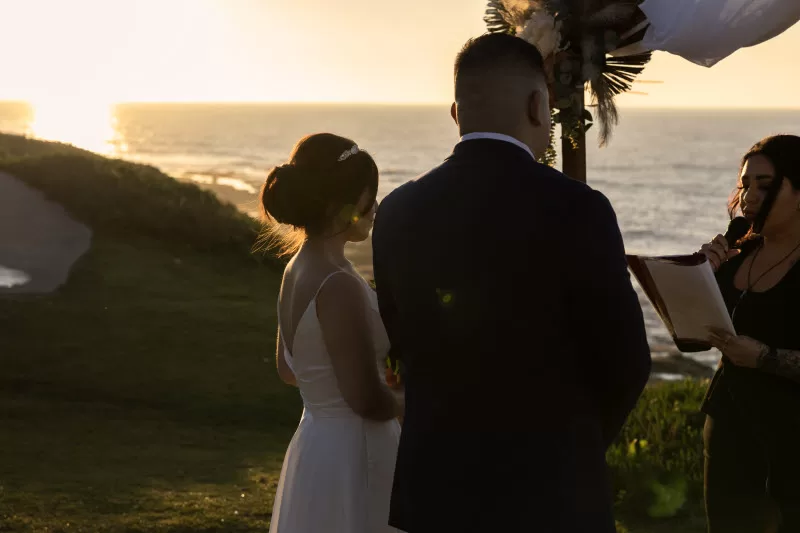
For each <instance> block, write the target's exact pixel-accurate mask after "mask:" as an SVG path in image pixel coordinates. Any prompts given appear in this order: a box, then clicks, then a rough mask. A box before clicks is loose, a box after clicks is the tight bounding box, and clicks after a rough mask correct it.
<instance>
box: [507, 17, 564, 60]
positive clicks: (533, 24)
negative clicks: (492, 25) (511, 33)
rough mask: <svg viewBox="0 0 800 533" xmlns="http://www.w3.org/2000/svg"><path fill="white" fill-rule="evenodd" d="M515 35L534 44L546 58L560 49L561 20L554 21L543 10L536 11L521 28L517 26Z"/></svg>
mask: <svg viewBox="0 0 800 533" xmlns="http://www.w3.org/2000/svg"><path fill="white" fill-rule="evenodd" d="M517 37H519V38H521V39H524V40H526V41H528V42H529V43H531V44H532V45H534V46H535V47H536V48H538V49H539V52H540V53H541V54H542V57H543V58H544V59H547V58H548V57H550V56H551V55H553V54H555V53H556V52H558V51H560V50H559V45H560V44H561V22H556V19H555V18H554V17H553V16H552V15H550V14H549V13H547V12H545V11H536V12H534V13H533V14H532V15H531V18H529V19H528V21H527V22H526V23H525V26H524V27H523V28H517Z"/></svg>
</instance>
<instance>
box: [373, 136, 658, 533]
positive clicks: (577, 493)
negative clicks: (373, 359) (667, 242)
mask: <svg viewBox="0 0 800 533" xmlns="http://www.w3.org/2000/svg"><path fill="white" fill-rule="evenodd" d="M373 251H374V254H373V259H374V265H375V282H376V286H377V291H378V299H379V303H380V309H381V316H382V317H383V320H384V323H385V325H386V328H387V331H388V333H389V338H390V340H391V344H392V353H393V354H394V355H395V356H396V357H398V358H400V359H401V360H402V361H403V363H404V366H405V372H406V374H405V378H406V379H405V384H406V410H405V420H404V423H403V432H402V435H401V438H400V449H399V452H398V458H397V465H396V468H395V478H394V492H393V497H392V508H391V517H392V518H391V523H392V525H394V526H395V527H399V528H400V529H403V530H405V531H411V532H416V531H421V530H423V529H424V530H425V531H456V530H458V531H501V530H508V531H518V530H524V529H526V528H528V529H529V528H530V527H531V526H530V523H531V522H530V520H531V517H535V520H536V521H537V524H539V526H541V529H542V531H545V530H546V531H593V532H605V531H609V532H613V531H614V521H613V520H612V519H611V507H612V501H611V497H610V494H608V486H609V484H608V480H607V477H606V473H605V462H604V456H605V451H606V447H607V446H608V444H609V443H610V442H611V441H613V440H614V438H615V437H616V436H617V433H618V432H619V430H620V427H621V426H622V425H623V423H624V421H625V418H626V416H627V415H628V413H629V411H630V410H631V409H632V408H633V406H634V405H635V403H636V399H637V398H638V396H639V394H640V393H641V391H642V389H643V387H644V385H645V383H646V382H647V378H648V373H649V369H650V353H649V349H648V345H647V338H646V335H645V329H644V322H643V319H642V312H641V308H640V307H639V303H638V299H637V297H636V294H635V292H634V290H633V287H632V286H631V281H630V277H629V274H628V270H627V263H626V260H625V255H624V250H623V243H622V238H621V235H620V231H619V227H618V225H617V221H616V217H615V215H614V211H613V210H612V208H611V205H610V204H609V202H608V200H607V199H606V198H605V197H604V196H603V195H602V194H601V193H599V192H597V191H594V190H592V189H591V188H590V187H588V186H586V185H585V184H583V183H579V182H577V181H574V180H571V179H569V178H567V177H566V176H564V175H563V174H561V173H560V172H558V171H556V170H554V169H551V168H548V167H546V166H544V165H540V164H538V163H536V162H535V161H534V160H533V158H532V157H531V156H530V154H528V153H527V152H526V151H524V150H523V149H521V148H519V147H517V146H514V145H513V144H510V143H507V142H503V141H497V140H488V139H481V140H471V141H466V142H462V143H460V144H459V145H458V146H457V147H456V149H455V151H454V153H453V155H452V156H450V157H449V158H448V159H447V160H446V161H445V162H444V163H443V164H442V165H441V166H439V167H438V168H436V169H434V170H432V171H431V172H429V173H428V174H426V175H425V176H422V177H421V178H419V179H418V180H416V181H413V182H409V183H407V184H405V185H403V186H401V187H399V188H398V189H396V190H395V191H394V192H393V193H392V194H390V195H389V196H388V197H387V198H386V199H385V200H384V201H383V203H382V204H381V206H380V208H379V209H378V215H377V218H376V220H375V229H374V232H373ZM476 460H477V461H479V462H480V463H481V466H480V467H479V468H472V467H470V466H469V465H471V464H475V461H476ZM476 487H479V489H478V490H476ZM465 510H469V511H468V512H465ZM562 511H563V512H562ZM551 519H552V520H554V521H555V522H556V525H553V527H550V526H551V524H550V523H549V522H547V523H544V522H542V523H539V522H541V521H542V520H551ZM460 521H463V522H465V523H463V524H462V523H461V522H460ZM437 526H441V527H438V529H437ZM505 526H507V527H505Z"/></svg>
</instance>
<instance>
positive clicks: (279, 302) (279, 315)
mask: <svg viewBox="0 0 800 533" xmlns="http://www.w3.org/2000/svg"><path fill="white" fill-rule="evenodd" d="M336 274H347V275H348V276H352V277H355V276H353V275H352V274H351V273H349V272H347V271H346V270H334V271H333V272H331V273H330V274H328V275H327V276H325V279H323V280H322V283H320V284H319V287H318V288H317V292H315V293H314V297H313V298H311V300H309V301H308V305H306V310H308V308H309V307H311V304H313V303H316V301H317V296H319V293H320V291H322V287H324V286H325V284H326V283H327V282H328V280H329V279H331V278H332V277H333V276H335V275H336ZM276 307H277V308H278V326H280V323H281V299H280V298H278V301H277V304H276ZM285 342H286V339H284V343H285Z"/></svg>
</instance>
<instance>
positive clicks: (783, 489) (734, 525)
mask: <svg viewBox="0 0 800 533" xmlns="http://www.w3.org/2000/svg"><path fill="white" fill-rule="evenodd" d="M737 187H738V190H737V191H736V192H735V194H734V195H733V197H732V200H731V204H730V212H731V216H732V217H733V216H734V215H735V214H737V213H738V212H741V213H742V214H743V215H744V217H746V218H747V220H748V221H749V222H751V223H752V228H751V229H750V230H749V231H748V232H747V234H746V235H745V236H744V238H743V239H741V240H739V242H727V241H726V239H725V238H724V237H723V236H722V235H719V236H717V237H716V238H715V239H714V241H712V242H711V243H709V244H707V245H705V246H704V247H703V249H702V252H703V253H704V254H705V255H706V256H707V257H708V258H709V260H710V262H711V264H712V265H713V266H714V268H715V270H716V278H717V282H718V284H719V287H720V291H721V293H722V295H723V297H724V299H725V303H726V306H727V308H728V311H729V313H730V314H731V318H732V320H733V324H734V327H735V329H736V331H737V333H738V335H731V334H730V333H727V332H724V331H714V332H713V334H712V343H713V344H714V346H715V347H716V348H718V349H719V350H720V351H721V352H722V354H723V358H722V362H721V364H720V367H719V369H718V370H717V372H716V374H715V376H714V378H713V380H712V382H711V385H710V387H709V390H708V392H707V395H706V398H705V401H704V403H703V408H702V409H703V412H704V413H705V414H706V415H707V420H706V427H705V432H704V441H705V455H706V459H705V503H706V511H707V515H708V521H709V532H710V533H720V532H754V533H755V532H763V531H765V530H766V527H767V524H768V523H769V522H770V521H772V519H773V518H774V513H771V511H770V509H771V508H772V509H774V508H775V507H777V508H778V509H779V514H780V521H781V525H780V529H779V531H781V532H789V531H792V532H797V531H800V264H798V262H799V261H800V137H796V136H793V135H779V136H774V137H768V138H766V139H763V140H762V141H760V142H758V143H757V144H756V145H755V146H753V147H752V148H751V149H750V150H749V151H748V152H747V154H745V156H744V157H743V159H742V163H741V168H740V173H739V182H738V185H737Z"/></svg>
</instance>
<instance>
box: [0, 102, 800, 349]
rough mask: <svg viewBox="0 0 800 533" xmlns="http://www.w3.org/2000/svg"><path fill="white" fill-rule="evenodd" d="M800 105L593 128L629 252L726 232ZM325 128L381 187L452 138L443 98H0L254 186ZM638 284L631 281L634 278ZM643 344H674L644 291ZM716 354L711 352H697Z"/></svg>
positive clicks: (17, 114)
mask: <svg viewBox="0 0 800 533" xmlns="http://www.w3.org/2000/svg"><path fill="white" fill-rule="evenodd" d="M799 129H800V111H711V110H641V109H623V110H621V114H620V123H619V125H618V126H617V128H616V129H615V131H614V136H613V138H612V139H611V142H610V144H609V146H607V147H605V148H598V147H597V143H596V139H595V138H594V135H593V132H592V131H590V132H589V141H590V143H591V144H590V147H589V151H588V167H589V168H588V181H589V184H590V185H591V186H593V187H594V188H596V189H598V190H600V191H602V192H603V193H604V194H605V195H606V196H608V198H609V199H610V200H611V202H612V204H613V206H614V208H615V210H616V212H617V216H618V219H619V224H620V227H621V229H622V233H623V236H624V238H625V244H626V248H627V251H628V252H629V253H639V254H683V253H692V252H694V251H696V250H697V249H699V247H700V246H701V245H702V244H703V243H704V242H706V241H708V240H710V239H711V238H712V237H713V236H714V235H716V234H717V233H722V232H724V230H725V228H726V226H727V222H728V218H727V212H726V204H727V200H728V197H729V195H730V193H731V191H732V190H733V189H734V187H735V185H736V180H737V171H738V166H739V160H740V158H741V156H742V154H744V152H746V151H747V149H748V148H749V147H750V146H751V145H752V144H753V143H755V142H756V141H757V140H759V139H760V138H762V137H764V136H766V135H770V134H775V133H797V132H798V130H799ZM321 131H329V132H332V133H337V134H340V135H344V136H347V137H350V138H352V139H354V140H355V141H356V142H357V143H358V144H359V146H361V147H362V148H364V149H366V150H368V151H369V152H371V153H372V155H373V156H374V157H375V159H376V161H377V162H378V165H379V168H380V171H381V182H380V190H379V196H380V197H383V196H385V195H386V194H387V193H389V192H390V191H391V190H392V189H394V188H395V187H397V186H398V185H400V184H402V183H404V182H405V181H407V180H409V179H412V178H413V177H415V176H417V175H419V174H420V173H422V172H424V171H425V170H427V169H429V168H431V167H433V166H435V165H437V164H438V163H439V162H441V161H442V160H443V159H444V158H445V157H446V156H447V155H448V154H449V153H450V151H451V149H452V147H453V145H454V143H455V142H457V140H458V136H457V131H456V127H455V125H454V124H453V122H452V120H451V119H450V115H449V106H446V105H441V106H371V105H282V104H280V105H279V104H247V105H245V104H121V105H117V106H114V107H112V108H110V109H105V108H103V109H97V110H91V112H89V110H81V109H73V110H67V111H65V110H63V109H62V110H59V111H58V112H52V113H49V114H48V112H47V110H44V111H42V112H36V110H34V109H32V108H30V107H29V106H27V105H26V104H19V103H0V132H6V133H18V134H26V135H32V136H39V137H42V138H50V139H56V140H61V141H65V142H70V143H72V144H75V145H77V146H81V147H84V148H87V149H91V150H93V151H97V152H100V153H103V154H104V155H109V156H113V157H119V158H123V159H128V160H132V161H137V162H141V163H147V164H151V165H154V166H157V167H159V168H161V169H162V170H164V171H165V172H167V173H168V174H170V175H172V176H174V177H177V178H179V179H187V180H193V181H196V182H198V183H201V184H205V185H209V186H213V187H214V188H216V189H217V190H220V188H222V189H230V191H232V192H235V193H236V194H238V195H239V196H236V194H234V195H233V196H231V198H234V201H235V199H237V198H239V199H240V201H239V202H237V203H239V205H240V206H241V207H242V208H243V209H245V210H248V211H253V210H254V204H253V202H252V195H253V193H254V192H255V191H256V190H257V189H258V188H259V187H260V185H261V183H262V182H263V180H264V177H265V176H266V172H267V171H268V169H269V168H270V167H272V166H274V165H276V164H280V163H281V162H283V161H284V160H285V159H286V157H287V156H288V154H289V151H290V150H291V148H292V146H293V144H294V143H295V141H297V140H298V139H299V138H300V137H302V136H304V135H306V134H309V133H314V132H321ZM637 290H638V287H637ZM639 293H640V299H641V300H642V304H643V308H644V310H645V316H646V321H647V327H648V333H649V336H650V341H651V344H652V345H653V346H654V348H655V349H656V351H664V352H667V351H669V350H670V349H671V346H672V343H671V341H670V339H669V336H668V335H667V333H666V330H665V329H664V327H663V326H662V325H661V322H660V320H659V319H658V317H657V315H656V314H655V312H654V310H653V309H652V307H651V306H650V304H649V303H648V302H647V301H646V299H645V298H644V297H643V296H642V295H641V291H639ZM694 357H696V358H697V359H699V360H701V361H704V362H707V363H709V364H714V362H715V361H716V359H717V358H718V354H716V353H706V354H695V355H694Z"/></svg>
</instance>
